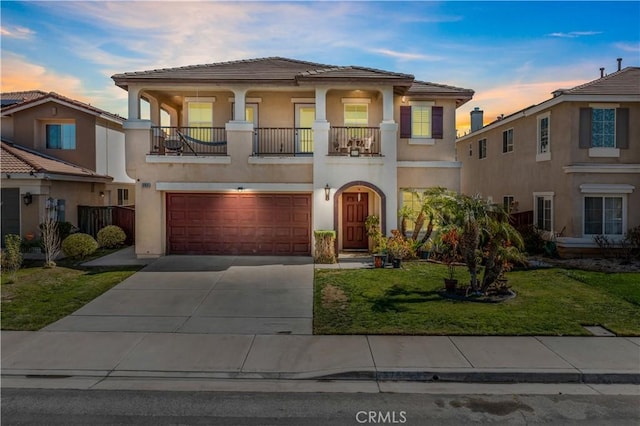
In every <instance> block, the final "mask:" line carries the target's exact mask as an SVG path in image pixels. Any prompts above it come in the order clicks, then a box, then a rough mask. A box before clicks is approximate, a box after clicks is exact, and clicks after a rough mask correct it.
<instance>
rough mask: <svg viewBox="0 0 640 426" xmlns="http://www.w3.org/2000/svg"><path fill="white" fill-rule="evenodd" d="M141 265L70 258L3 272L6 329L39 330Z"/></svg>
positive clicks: (2, 291) (4, 327)
mask: <svg viewBox="0 0 640 426" xmlns="http://www.w3.org/2000/svg"><path fill="white" fill-rule="evenodd" d="M137 269H139V268H137V267H129V268H81V267H79V266H78V265H77V264H74V263H73V262H70V261H64V262H60V266H57V267H55V268H51V269H45V268H43V267H42V266H41V262H38V263H35V264H34V262H31V265H30V266H27V267H24V268H22V269H20V270H18V271H17V272H16V273H14V274H12V273H4V272H3V273H2V287H1V294H2V330H25V331H26V330H39V329H41V328H42V327H45V326H46V325H48V324H51V323H53V322H55V321H57V320H59V319H61V318H63V317H65V316H67V315H69V314H71V313H73V312H74V311H76V310H78V309H79V308H81V307H82V306H84V305H85V304H87V303H89V302H90V301H92V300H93V299H95V298H96V297H98V296H100V295H101V294H102V293H104V292H105V291H107V290H109V289H110V288H111V287H113V286H115V285H116V284H118V283H120V282H122V281H123V280H124V279H126V278H127V277H129V276H130V275H132V274H133V273H134V272H135V271H136V270H137Z"/></svg>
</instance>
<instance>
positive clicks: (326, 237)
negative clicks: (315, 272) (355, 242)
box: [313, 231, 336, 263]
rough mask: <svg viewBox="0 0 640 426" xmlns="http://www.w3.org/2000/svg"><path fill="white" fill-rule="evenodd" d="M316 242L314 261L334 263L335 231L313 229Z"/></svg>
mask: <svg viewBox="0 0 640 426" xmlns="http://www.w3.org/2000/svg"><path fill="white" fill-rule="evenodd" d="M313 234H314V237H315V240H316V244H315V253H314V260H315V262H316V263H336V251H335V241H336V231H313Z"/></svg>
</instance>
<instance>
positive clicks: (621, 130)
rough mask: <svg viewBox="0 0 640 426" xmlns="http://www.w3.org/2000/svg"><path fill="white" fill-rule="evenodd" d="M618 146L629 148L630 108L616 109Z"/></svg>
mask: <svg viewBox="0 0 640 426" xmlns="http://www.w3.org/2000/svg"><path fill="white" fill-rule="evenodd" d="M616 148H620V149H628V148H629V108H618V109H616Z"/></svg>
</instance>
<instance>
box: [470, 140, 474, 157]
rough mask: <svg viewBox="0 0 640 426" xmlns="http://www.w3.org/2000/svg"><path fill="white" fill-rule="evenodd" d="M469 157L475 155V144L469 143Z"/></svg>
mask: <svg viewBox="0 0 640 426" xmlns="http://www.w3.org/2000/svg"><path fill="white" fill-rule="evenodd" d="M469 157H473V144H472V143H470V144H469Z"/></svg>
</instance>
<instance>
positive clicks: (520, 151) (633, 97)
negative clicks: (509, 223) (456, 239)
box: [456, 67, 640, 256]
mask: <svg viewBox="0 0 640 426" xmlns="http://www.w3.org/2000/svg"><path fill="white" fill-rule="evenodd" d="M481 115H482V112H481V111H480V110H479V109H476V110H475V111H472V112H471V120H472V132H471V133H470V134H468V135H465V136H464V137H461V138H459V139H458V141H457V143H456V146H457V155H458V159H459V160H460V161H461V162H462V165H463V166H462V192H464V193H467V194H482V195H483V196H485V197H491V198H492V199H493V201H494V202H499V203H503V204H504V205H505V207H507V208H510V209H511V211H512V212H515V213H522V212H527V211H530V212H532V213H533V214H532V217H533V224H534V225H535V226H536V227H537V228H538V229H541V230H544V231H546V235H547V237H549V238H556V241H557V242H556V244H557V247H558V249H559V252H560V254H561V255H564V256H573V255H579V254H584V253H588V252H589V251H593V249H594V248H595V247H597V245H596V244H595V242H594V236H596V235H605V236H607V237H608V238H610V239H611V240H620V239H622V238H624V234H625V233H626V231H627V230H628V229H629V228H632V227H635V226H638V225H640V68H638V67H627V68H624V69H620V67H619V70H618V71H617V72H615V73H612V74H609V75H607V76H602V77H601V78H599V79H597V80H594V81H591V82H589V83H586V84H583V85H580V86H577V87H574V88H571V89H560V90H557V91H555V92H554V93H553V97H552V98H551V99H549V100H547V101H545V102H542V103H540V104H538V105H534V106H531V107H528V108H526V109H523V110H522V111H518V112H516V113H514V114H511V115H509V116H507V117H504V118H501V119H499V120H497V121H494V122H492V123H491V124H489V125H487V126H484V127H482V118H481Z"/></svg>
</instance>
